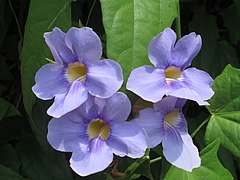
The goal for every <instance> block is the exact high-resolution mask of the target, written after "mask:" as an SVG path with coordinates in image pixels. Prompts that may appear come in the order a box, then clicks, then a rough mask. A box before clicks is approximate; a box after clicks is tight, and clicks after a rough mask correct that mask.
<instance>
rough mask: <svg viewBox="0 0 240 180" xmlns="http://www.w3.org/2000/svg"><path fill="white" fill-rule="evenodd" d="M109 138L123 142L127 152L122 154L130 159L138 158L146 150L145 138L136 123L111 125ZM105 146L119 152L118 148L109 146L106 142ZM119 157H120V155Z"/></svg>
mask: <svg viewBox="0 0 240 180" xmlns="http://www.w3.org/2000/svg"><path fill="white" fill-rule="evenodd" d="M111 136H113V137H114V138H117V139H119V141H121V142H123V143H124V144H125V145H126V146H127V152H123V153H126V155H127V156H129V157H131V158H139V157H142V156H143V155H144V153H145V150H146V148H147V136H146V134H145V132H144V131H143V130H142V129H141V128H140V127H138V125H137V124H136V123H134V122H124V123H117V124H112V125H111ZM107 144H108V146H109V147H110V148H112V149H116V150H118V151H119V148H118V147H116V146H114V144H110V143H108V141H107ZM113 152H114V153H117V151H115V150H113ZM116 155H118V154H116ZM119 155H120V156H122V153H120V154H119Z"/></svg>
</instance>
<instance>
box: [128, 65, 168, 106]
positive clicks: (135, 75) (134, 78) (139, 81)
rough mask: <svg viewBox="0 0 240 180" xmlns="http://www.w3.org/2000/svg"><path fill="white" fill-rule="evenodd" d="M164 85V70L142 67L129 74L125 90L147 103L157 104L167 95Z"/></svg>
mask: <svg viewBox="0 0 240 180" xmlns="http://www.w3.org/2000/svg"><path fill="white" fill-rule="evenodd" d="M166 85H167V83H166V80H165V75H164V70H162V69H157V68H154V67H152V66H142V67H139V68H136V69H134V70H133V71H132V72H131V74H130V76H129V78H128V82H127V89H128V90H130V91H132V92H134V93H135V94H137V95H138V96H140V97H141V98H143V99H145V100H147V101H151V102H157V101H159V100H161V99H162V97H163V96H164V95H165V94H166V93H168V89H167V88H166Z"/></svg>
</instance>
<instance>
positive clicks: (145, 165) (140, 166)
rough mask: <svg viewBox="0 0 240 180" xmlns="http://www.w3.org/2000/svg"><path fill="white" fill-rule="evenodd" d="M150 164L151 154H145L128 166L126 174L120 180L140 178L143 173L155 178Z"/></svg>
mask: <svg viewBox="0 0 240 180" xmlns="http://www.w3.org/2000/svg"><path fill="white" fill-rule="evenodd" d="M149 165H150V159H149V156H144V157H142V158H140V159H137V160H136V161H135V162H134V163H132V164H131V165H130V166H129V167H128V168H127V170H126V171H125V175H124V176H122V177H121V178H120V180H133V179H138V178H139V177H140V176H141V175H143V176H145V177H148V178H149V179H153V177H152V174H151V172H150V166H149Z"/></svg>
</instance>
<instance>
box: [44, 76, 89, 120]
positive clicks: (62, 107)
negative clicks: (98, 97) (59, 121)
mask: <svg viewBox="0 0 240 180" xmlns="http://www.w3.org/2000/svg"><path fill="white" fill-rule="evenodd" d="M87 98H88V92H87V90H86V89H85V87H84V85H83V84H82V83H81V82H80V81H79V80H75V81H74V82H73V83H72V85H71V87H70V89H69V90H68V92H66V93H65V94H57V95H56V96H55V99H54V103H53V104H52V106H51V107H50V108H49V109H48V110H47V113H48V114H49V115H50V116H53V117H56V118H59V117H61V116H62V115H64V114H66V113H68V112H70V111H72V110H74V109H76V108H77V107H79V106H80V105H81V104H82V103H84V102H85V101H86V100H87Z"/></svg>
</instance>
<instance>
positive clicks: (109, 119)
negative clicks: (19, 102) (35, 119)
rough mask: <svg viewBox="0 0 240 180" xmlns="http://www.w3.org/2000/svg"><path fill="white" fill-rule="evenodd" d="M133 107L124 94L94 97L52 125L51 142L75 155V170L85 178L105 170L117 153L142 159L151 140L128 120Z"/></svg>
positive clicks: (50, 128) (53, 121)
mask: <svg viewBox="0 0 240 180" xmlns="http://www.w3.org/2000/svg"><path fill="white" fill-rule="evenodd" d="M130 111H131V104H130V101H129V99H128V98H127V96H126V95H125V94H123V93H115V94H114V95H113V96H112V97H110V98H106V99H100V98H97V97H92V96H90V97H89V98H88V99H87V101H86V102H85V103H83V104H82V105H81V106H80V107H78V108H77V109H75V110H73V111H71V112H69V113H67V114H66V115H64V116H62V117H61V118H58V119H57V118H53V119H52V120H51V121H50V122H49V125H48V135H47V138H48V141H49V143H50V144H51V145H52V147H53V148H54V149H56V150H59V151H64V152H73V153H72V157H71V159H70V163H71V167H72V169H73V170H74V171H75V172H76V173H78V174H79V175H81V176H87V175H89V174H92V173H96V172H99V171H102V170H104V169H105V168H106V167H108V165H109V164H110V163H111V162H112V160H113V154H115V155H118V156H121V157H123V156H129V157H131V158H139V157H141V156H143V155H144V152H145V150H146V148H147V138H146V134H145V131H143V130H142V129H141V128H140V127H139V126H138V125H136V124H135V123H134V122H129V121H125V120H126V119H127V117H128V115H129V113H130Z"/></svg>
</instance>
